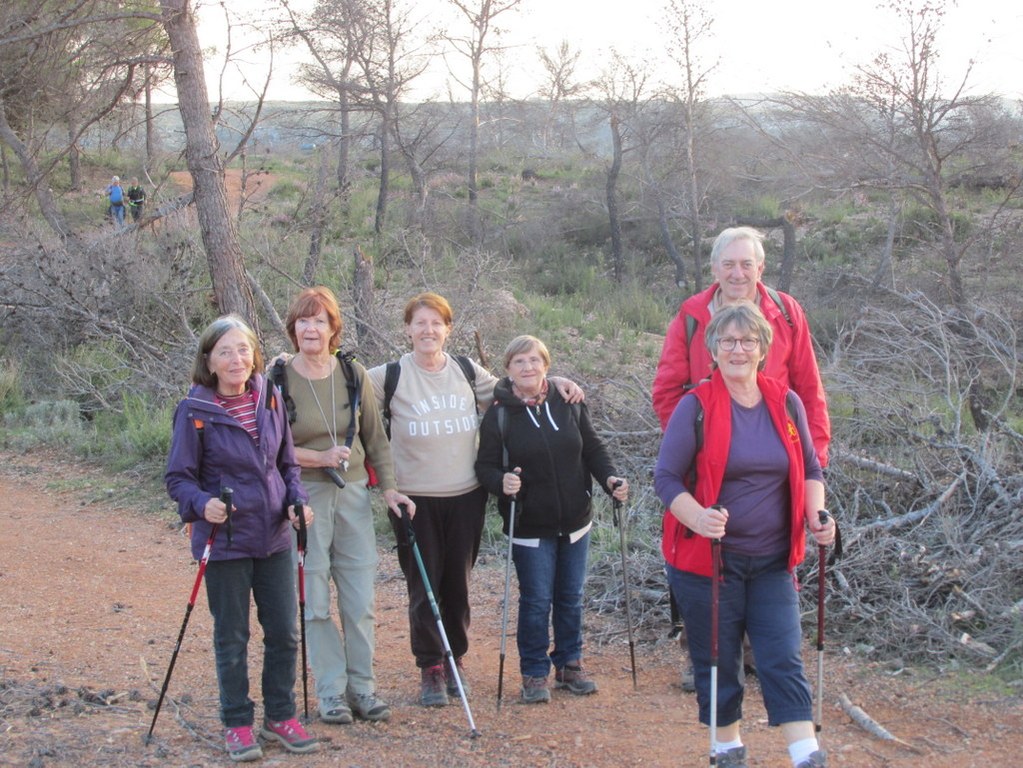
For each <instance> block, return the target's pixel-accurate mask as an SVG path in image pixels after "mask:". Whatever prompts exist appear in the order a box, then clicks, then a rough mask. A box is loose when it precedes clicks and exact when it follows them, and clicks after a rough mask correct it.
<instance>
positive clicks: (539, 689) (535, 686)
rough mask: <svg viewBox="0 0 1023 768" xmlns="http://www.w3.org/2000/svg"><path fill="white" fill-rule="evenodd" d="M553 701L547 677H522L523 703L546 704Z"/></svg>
mask: <svg viewBox="0 0 1023 768" xmlns="http://www.w3.org/2000/svg"><path fill="white" fill-rule="evenodd" d="M550 700H551V691H550V689H549V688H548V687H547V678H546V677H530V676H529V675H523V676H522V703H523V704H546V703H547V702H548V701H550Z"/></svg>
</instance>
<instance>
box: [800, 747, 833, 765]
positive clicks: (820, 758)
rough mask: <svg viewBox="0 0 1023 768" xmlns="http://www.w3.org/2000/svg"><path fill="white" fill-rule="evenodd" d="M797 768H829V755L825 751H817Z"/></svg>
mask: <svg viewBox="0 0 1023 768" xmlns="http://www.w3.org/2000/svg"><path fill="white" fill-rule="evenodd" d="M796 768H828V756H827V753H826V752H825V751H824V750H823V749H818V750H815V751H813V752H811V753H810V756H809V757H807V758H806V760H804V761H803V762H801V763H800V764H799V765H797V766H796Z"/></svg>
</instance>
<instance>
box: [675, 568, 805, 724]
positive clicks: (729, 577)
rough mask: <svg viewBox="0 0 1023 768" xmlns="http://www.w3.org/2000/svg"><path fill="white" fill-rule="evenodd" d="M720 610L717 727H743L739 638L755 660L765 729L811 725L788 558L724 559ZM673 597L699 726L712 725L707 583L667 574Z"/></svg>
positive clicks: (678, 573) (685, 575) (796, 602)
mask: <svg viewBox="0 0 1023 768" xmlns="http://www.w3.org/2000/svg"><path fill="white" fill-rule="evenodd" d="M721 561H722V562H721V574H722V581H721V583H720V593H719V603H718V724H719V725H722V726H725V725H731V724H732V723H734V722H736V721H738V720H741V719H742V700H743V689H744V685H745V676H744V674H743V667H742V637H743V635H744V634H747V635H749V639H750V645H752V647H753V655H754V657H756V660H757V678H758V679H759V680H760V687H761V690H762V691H763V694H764V706H765V707H766V708H767V717H768V723H769V724H770V725H780V724H782V723H792V722H797V721H800V720H812V719H813V702H812V695H811V692H810V685H809V683H808V682H807V680H806V676H805V674H804V673H803V657H802V644H801V630H800V624H799V596H798V593H797V592H796V587H795V582H794V577H793V575H792V574H791V573H789V572H788V570H786V569H787V565H788V554H787V553H785V554H781V555H776V556H769V557H747V556H744V555H738V554H735V553H732V552H727V551H722V553H721ZM667 573H668V581H669V582H670V584H671V589H672V593H673V594H675V595H677V596H678V600H679V602H680V605H679V606H678V608H679V611H680V612H681V613H682V619H683V621H685V625H686V639H687V640H688V642H689V655H690V658H691V659H692V662H693V669H694V671H695V673H696V695H697V700H698V702H699V705H700V722H701V723H704V724H705V725H708V724H709V723H710V640H711V637H710V635H711V622H710V611H711V592H710V579H709V578H707V577H706V576H697V575H696V574H693V573H688V572H686V571H680V570H678V569H677V568H673V567H672V566H670V565H669V566H667Z"/></svg>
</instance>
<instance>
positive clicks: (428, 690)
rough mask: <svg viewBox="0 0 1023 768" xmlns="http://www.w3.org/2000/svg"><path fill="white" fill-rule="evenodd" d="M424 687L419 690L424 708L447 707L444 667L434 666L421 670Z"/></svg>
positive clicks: (440, 665)
mask: <svg viewBox="0 0 1023 768" xmlns="http://www.w3.org/2000/svg"><path fill="white" fill-rule="evenodd" d="M421 674H422V685H421V686H420V689H419V703H420V704H422V705H423V706H424V707H446V706H447V705H448V692H447V681H446V679H445V677H444V665H443V664H434V665H433V666H432V667H423V668H422V670H421Z"/></svg>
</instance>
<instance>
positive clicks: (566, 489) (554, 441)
mask: <svg viewBox="0 0 1023 768" xmlns="http://www.w3.org/2000/svg"><path fill="white" fill-rule="evenodd" d="M502 408H503V409H505V411H506V418H505V424H504V441H505V445H507V449H508V463H507V465H506V464H505V461H504V446H502V442H501V435H500V430H499V426H498V412H499V410H500V409H502ZM515 467H521V468H522V489H521V490H520V491H519V494H518V501H517V504H516V509H515V537H516V538H525V539H534V538H551V537H555V536H567V535H568V534H570V533H573V532H574V531H578V530H579V529H580V528H582V527H584V526H585V525H586V524H587V523H589V522H590V520H591V519H592V517H593V505H592V500H591V496H592V490H593V484H592V481H591V476H592V478H594V479H596V481H597V483H598V485H599V486H600V487H601V488H603V489H604V490H605V492H608V493H609V491H607V479H608V477H610V476H611V475H614V474H616V473H615V470H614V467H613V466H612V464H611V460H610V459H609V458H608V455H607V450H606V449H605V448H604V444H603V443H602V442H601V440H600V438H599V437H597V433H596V432H594V430H593V426H592V424H591V423H590V416H589V412H588V411H587V409H586V405H585V404H584V403H579V404H578V405H570V404H569V403H566V402H565V401H564V400H563V399H562V398H561V394H560V393H559V392H558V390H557V388H556V387H555V386H554V385H553V384H551V383H550V382H548V395H547V399H546V401H545V402H544V403H543V404H541V405H538V406H526V405H525V404H524V403H523V402H522V401H521V400H519V399H518V398H517V397H515V395H513V394H512V392H511V382H510V381H509V380H508V379H507V378H504V379H501V381H499V382H498V383H497V386H496V387H495V388H494V404H493V406H492V407H490V408H488V409H487V413H486V415H485V416H484V417H483V424H482V425H481V427H480V446H479V452H478V454H477V457H476V476H477V477H478V478H479V481H480V483H481V484H482V485H483V487H484V488H486V489H487V490H488V491H490V492H491V493H492V494H494V495H495V496H497V500H498V509H499V510H500V512H501V517H502V518H504V532H505V534H507V533H508V512H509V509H510V506H511V501H510V498H509V497H507V496H505V495H504V493H503V491H502V483H503V478H504V473H505V472H508V471H511V470H512V469H514V468H515Z"/></svg>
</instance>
